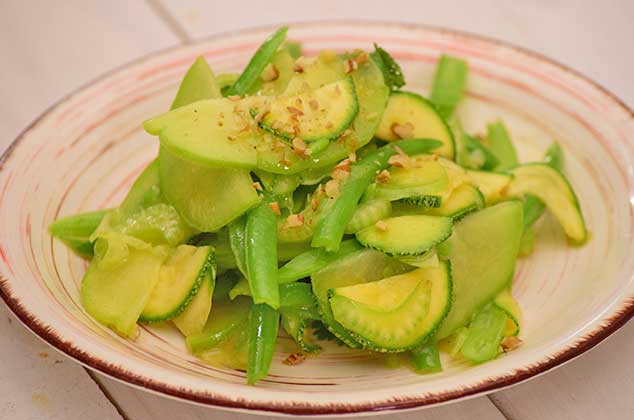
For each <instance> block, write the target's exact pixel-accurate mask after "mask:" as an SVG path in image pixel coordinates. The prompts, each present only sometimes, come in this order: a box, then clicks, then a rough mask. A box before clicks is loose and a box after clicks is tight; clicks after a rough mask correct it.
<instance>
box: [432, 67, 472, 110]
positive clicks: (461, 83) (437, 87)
mask: <svg viewBox="0 0 634 420" xmlns="http://www.w3.org/2000/svg"><path fill="white" fill-rule="evenodd" d="M468 71H469V69H468V66H467V62H466V61H464V60H461V59H459V58H456V57H451V56H448V55H444V54H443V55H441V56H440V60H438V64H437V65H436V73H435V75H434V82H433V84H432V88H431V95H430V99H431V101H432V102H433V103H434V104H435V105H436V106H437V107H438V110H439V111H440V114H441V115H442V116H443V117H444V118H449V117H450V116H451V114H452V113H453V110H454V108H455V107H456V105H457V104H458V102H460V99H462V95H463V94H464V90H465V85H466V84H467V73H468Z"/></svg>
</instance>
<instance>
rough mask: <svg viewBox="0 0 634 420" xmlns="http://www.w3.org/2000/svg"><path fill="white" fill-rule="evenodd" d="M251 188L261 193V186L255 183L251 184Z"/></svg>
mask: <svg viewBox="0 0 634 420" xmlns="http://www.w3.org/2000/svg"><path fill="white" fill-rule="evenodd" d="M253 188H255V189H256V190H257V191H262V184H260V183H259V182H257V181H256V182H254V183H253Z"/></svg>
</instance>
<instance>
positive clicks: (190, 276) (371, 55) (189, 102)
mask: <svg viewBox="0 0 634 420" xmlns="http://www.w3.org/2000/svg"><path fill="white" fill-rule="evenodd" d="M286 32H287V28H281V29H279V30H278V31H276V32H275V33H274V34H273V35H272V36H271V37H270V38H269V39H267V40H266V41H265V42H264V43H263V44H262V45H261V46H260V47H259V49H258V50H257V51H256V52H255V54H254V55H253V57H252V58H251V60H250V61H249V63H248V65H247V66H246V68H245V69H244V71H243V72H242V73H241V74H219V75H215V74H214V73H213V72H212V70H211V69H210V68H209V66H208V64H207V63H206V61H205V60H204V58H203V57H198V59H196V61H195V62H194V63H193V64H192V66H191V67H190V69H189V70H188V71H187V73H186V74H185V76H184V78H183V80H182V82H181V85H180V88H179V89H178V93H177V95H176V98H175V99H174V101H173V103H172V106H171V110H169V111H168V112H166V113H164V114H162V115H158V116H156V117H154V118H151V119H149V120H147V121H145V122H144V123H143V127H144V128H145V131H146V132H147V133H149V134H150V135H152V136H157V137H158V139H159V141H160V151H159V153H158V157H157V158H156V159H155V160H154V161H153V162H151V163H150V164H149V165H148V166H147V168H146V169H145V170H144V171H143V172H142V173H141V175H140V176H139V177H138V179H137V180H136V181H135V182H134V184H133V185H132V187H131V189H130V191H129V192H128V194H127V196H126V197H125V199H124V200H123V202H122V203H121V205H120V206H119V207H117V208H114V209H107V210H99V211H95V212H90V213H84V214H79V215H75V216H70V217H66V218H63V219H60V220H57V221H55V222H54V223H53V224H52V225H51V226H50V232H51V234H52V235H53V236H55V237H57V238H58V239H60V240H61V241H63V242H64V243H65V244H66V245H68V246H69V247H70V248H71V249H72V250H73V251H74V252H75V253H77V254H78V255H80V256H82V257H84V258H86V259H88V260H90V264H89V266H88V269H87V271H86V273H85V275H84V278H83V280H82V284H81V300H82V303H83V306H84V308H85V310H86V312H87V313H88V314H90V315H91V316H92V317H93V318H94V319H95V320H96V321H98V322H100V323H101V324H103V325H105V326H107V327H109V328H111V329H112V330H113V331H115V332H116V333H117V334H119V335H121V336H123V337H125V338H128V339H131V340H134V339H135V337H136V335H137V334H138V325H137V324H138V323H159V322H160V323H169V324H172V325H173V326H174V327H175V328H177V329H178V330H179V331H180V332H181V333H182V334H183V336H184V339H185V342H186V344H187V348H188V349H189V350H190V351H191V353H192V354H194V355H195V356H196V357H198V358H200V359H201V360H203V361H206V362H208V363H211V364H216V365H223V366H228V367H231V368H235V369H241V370H245V371H246V377H247V382H248V383H249V384H254V383H256V382H257V381H258V380H261V379H263V378H265V377H266V376H267V374H268V371H269V368H270V365H271V360H272V358H273V354H274V351H275V346H276V340H277V338H278V333H279V329H280V326H281V329H282V330H283V331H284V332H285V333H286V334H288V335H289V336H290V337H292V339H293V340H294V341H295V343H296V345H297V346H296V348H297V350H296V351H294V352H292V353H291V354H289V357H288V358H287V359H286V361H285V363H287V364H297V363H300V362H302V361H303V360H304V359H305V357H306V355H311V354H315V353H319V351H320V350H321V346H320V343H323V341H324V340H334V341H336V342H337V343H338V344H339V345H341V346H347V347H350V348H352V349H365V350H366V351H370V352H375V353H384V354H397V355H398V356H397V357H398V358H399V360H401V361H405V362H406V363H407V364H408V365H409V366H411V368H412V369H414V370H415V371H416V372H420V373H428V372H438V371H440V370H441V369H442V367H441V362H440V357H439V352H446V353H448V354H449V355H451V356H452V357H455V358H460V359H461V360H466V361H470V362H472V363H482V362H485V361H488V360H491V359H494V358H496V357H498V356H499V355H500V354H502V353H503V352H508V351H511V350H513V349H514V348H516V347H517V346H519V345H520V344H521V340H520V339H519V338H518V337H519V334H520V331H521V322H520V320H521V315H520V310H519V306H518V304H517V302H516V301H515V299H514V298H513V295H512V281H513V276H514V270H515V262H516V259H517V258H518V257H521V256H524V255H528V254H530V253H531V251H532V250H533V247H534V246H535V230H534V227H533V225H534V223H535V222H536V221H537V220H538V219H539V218H540V216H541V215H542V214H543V213H544V211H545V209H548V210H549V211H550V212H551V213H552V214H553V215H554V217H555V218H556V219H557V220H558V222H559V223H560V224H561V227H562V228H563V230H564V231H565V233H566V235H567V236H568V238H569V239H570V242H571V243H575V244H583V243H584V242H585V241H586V240H587V237H588V234H587V230H586V226H585V222H584V219H583V215H582V211H581V208H580V207H579V203H578V201H577V198H576V196H575V193H574V191H573V189H572V188H571V186H570V184H569V183H568V181H567V180H566V178H565V176H564V175H563V174H562V172H561V170H562V166H563V158H564V156H563V151H562V149H561V148H560V147H559V146H558V144H557V143H553V145H552V146H551V147H550V148H549V149H548V150H547V151H546V152H545V155H544V159H543V161H541V162H531V163H522V164H520V163H519V161H518V156H517V153H516V150H515V148H514V146H513V142H512V141H511V138H510V135H509V131H508V130H507V128H506V127H505V125H504V124H503V122H501V121H497V122H490V123H489V124H488V125H487V129H486V133H485V134H483V135H481V136H478V135H473V134H470V133H467V132H466V131H465V130H464V129H463V128H462V126H461V124H460V121H459V119H458V117H457V116H456V115H454V112H453V111H454V110H455V108H456V106H457V105H458V104H459V102H460V100H461V98H462V96H463V94H464V91H465V86H466V83H467V78H468V65H467V63H466V62H465V61H463V60H461V59H459V58H456V57H451V56H447V55H443V56H441V57H440V59H439V61H438V64H437V67H436V70H435V76H434V79H433V85H432V87H431V90H430V93H429V95H428V97H424V96H422V95H421V94H420V93H416V92H413V91H409V90H407V89H406V88H405V79H404V76H403V73H402V71H401V69H400V67H399V65H398V63H397V62H396V61H395V60H394V59H393V57H391V56H390V54H389V53H388V52H387V51H385V50H384V49H382V48H381V47H379V46H378V45H376V44H375V46H374V50H373V51H371V52H367V51H361V50H355V51H352V52H347V53H343V54H338V53H335V52H332V51H322V52H321V53H319V54H318V55H317V56H314V57H304V56H302V48H301V45H300V44H298V43H295V42H290V41H287V40H286ZM391 357H394V356H391Z"/></svg>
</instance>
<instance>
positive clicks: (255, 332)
mask: <svg viewBox="0 0 634 420" xmlns="http://www.w3.org/2000/svg"><path fill="white" fill-rule="evenodd" d="M279 323H280V313H279V312H278V311H277V310H275V309H273V308H271V307H270V306H269V305H267V304H265V303H258V304H254V305H253V306H252V307H251V313H250V314H249V326H248V331H249V359H248V364H247V383H248V384H249V385H253V384H255V383H256V382H257V381H259V380H260V379H262V378H264V377H265V376H266V375H268V373H269V368H270V367H271V361H272V360H273V354H274V353H275V341H276V340H277V330H278V327H279Z"/></svg>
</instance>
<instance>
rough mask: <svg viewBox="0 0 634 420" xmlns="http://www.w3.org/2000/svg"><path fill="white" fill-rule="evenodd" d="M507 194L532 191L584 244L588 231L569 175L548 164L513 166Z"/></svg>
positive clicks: (564, 226) (569, 234) (573, 237)
mask: <svg viewBox="0 0 634 420" xmlns="http://www.w3.org/2000/svg"><path fill="white" fill-rule="evenodd" d="M512 174H513V176H514V178H513V181H512V182H511V183H510V184H509V187H508V191H507V194H508V195H509V196H511V197H521V196H523V195H524V194H532V195H534V196H536V197H537V198H539V199H540V200H542V201H543V202H544V204H546V207H547V208H548V210H550V211H551V213H553V215H554V216H555V218H556V219H557V220H558V221H559V223H560V224H561V226H562V227H563V229H564V231H565V232H566V235H568V237H569V238H570V239H571V240H572V241H573V242H575V243H577V244H583V243H584V242H585V241H586V239H587V237H588V233H587V230H586V223H585V221H584V219H583V213H582V211H581V207H579V200H577V196H576V195H575V192H574V190H573V189H572V187H571V186H570V183H569V182H568V180H567V179H566V177H565V176H564V175H563V174H562V173H561V172H559V171H558V170H556V169H553V168H551V167H550V166H548V165H547V164H545V163H529V164H526V165H522V166H519V167H517V168H515V169H513V171H512Z"/></svg>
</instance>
